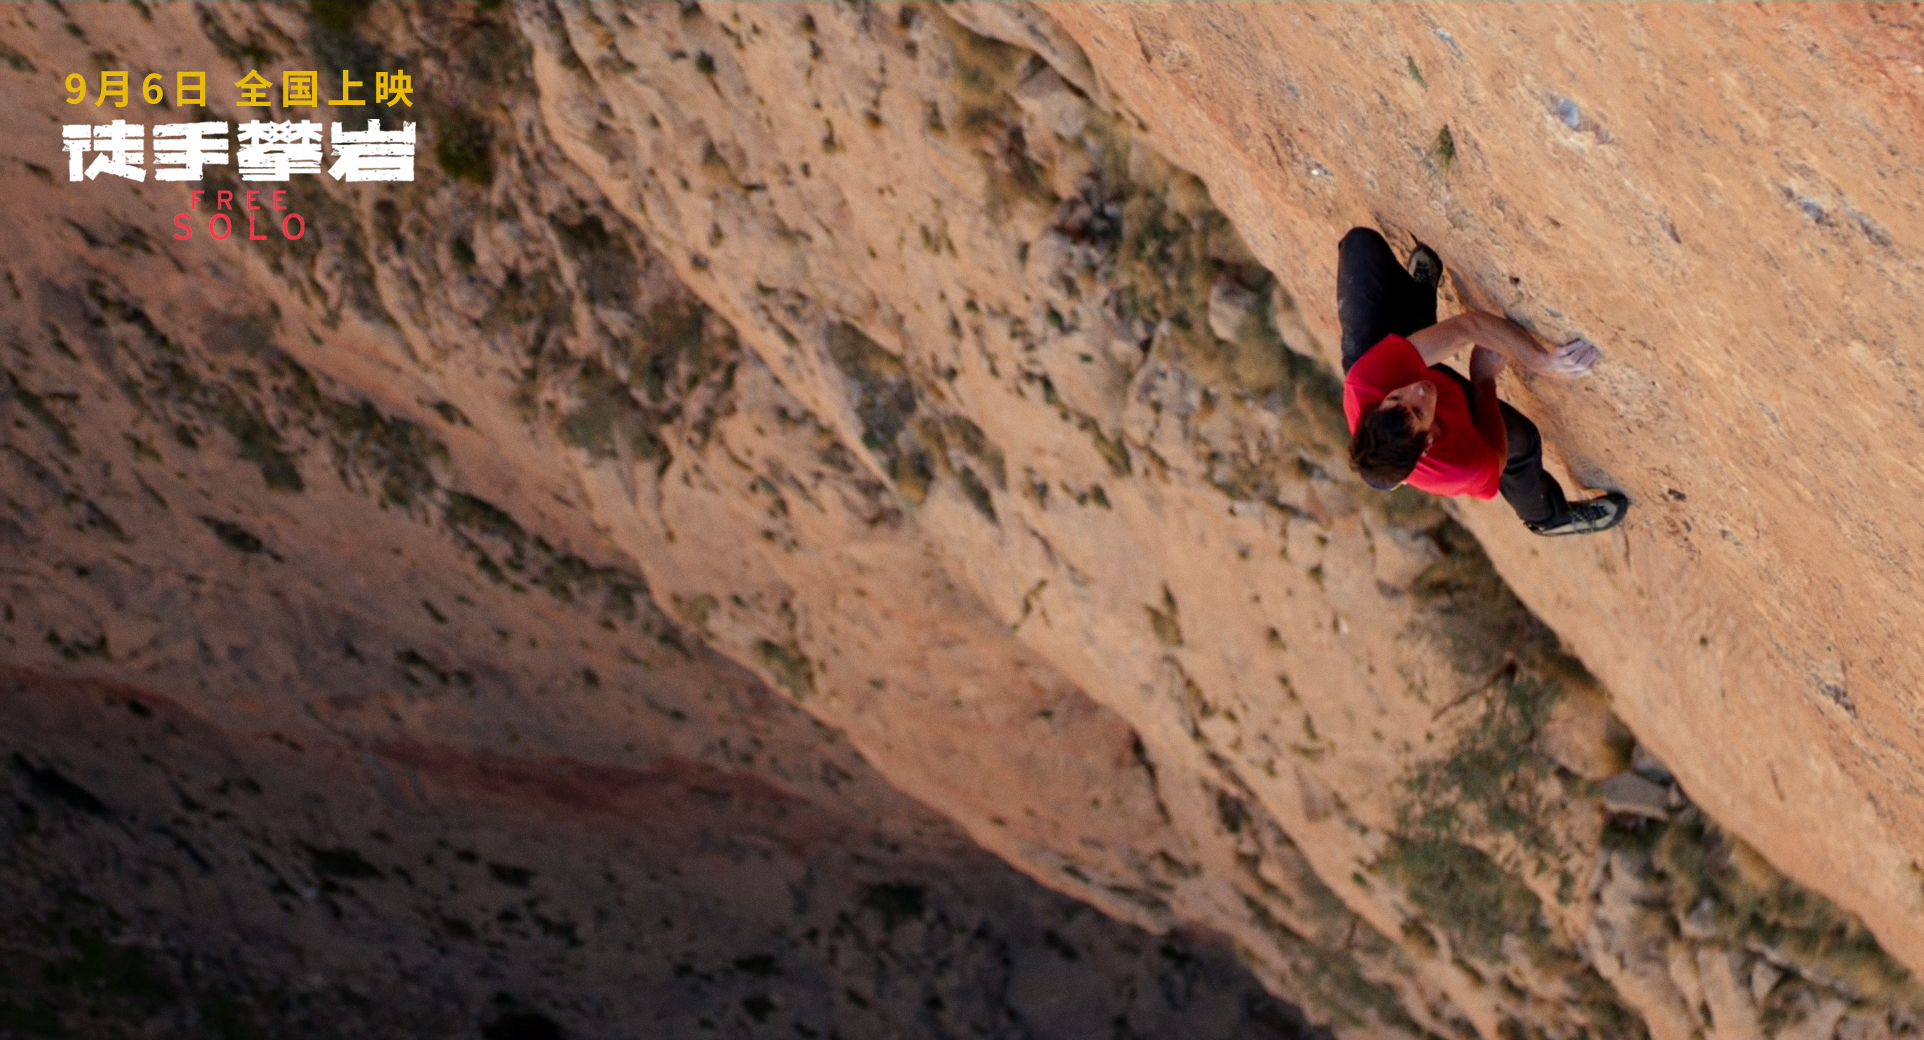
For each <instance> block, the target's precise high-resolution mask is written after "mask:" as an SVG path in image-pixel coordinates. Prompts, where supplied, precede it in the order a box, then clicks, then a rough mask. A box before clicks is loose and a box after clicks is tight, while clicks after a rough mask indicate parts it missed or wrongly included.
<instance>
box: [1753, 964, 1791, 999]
mask: <svg viewBox="0 0 1924 1040" xmlns="http://www.w3.org/2000/svg"><path fill="white" fill-rule="evenodd" d="M1783 977H1784V970H1783V969H1782V968H1779V967H1777V966H1776V965H1774V964H1772V963H1770V962H1769V961H1767V960H1762V959H1759V960H1757V961H1756V962H1755V963H1753V964H1751V966H1750V996H1751V999H1753V1000H1755V1001H1756V1002H1757V1003H1759V1004H1762V1003H1763V1002H1764V998H1765V997H1768V996H1770V991H1771V990H1773V989H1776V988H1777V983H1778V980H1780V979H1782V978H1783Z"/></svg>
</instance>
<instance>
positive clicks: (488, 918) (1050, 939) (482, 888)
mask: <svg viewBox="0 0 1924 1040" xmlns="http://www.w3.org/2000/svg"><path fill="white" fill-rule="evenodd" d="M708 667H709V669H710V670H711V672H712V674H711V676H710V679H711V681H712V685H710V686H708V688H707V689H706V690H705V691H703V693H704V696H690V695H688V693H689V691H676V690H673V689H663V688H661V687H660V686H655V687H652V688H651V689H650V690H649V693H650V694H651V695H652V696H654V697H656V698H658V703H660V704H661V705H662V707H663V709H664V710H666V711H669V712H677V711H681V710H683V709H684V708H685V709H686V710H687V711H689V712H691V713H696V714H697V715H699V713H702V712H704V711H706V712H708V713H709V714H708V715H707V717H705V718H701V720H700V722H699V723H690V724H691V725H699V726H701V728H702V730H703V736H704V738H705V739H706V740H707V741H709V742H711V743H712V744H714V745H722V746H727V745H731V744H733V745H737V746H746V747H753V748H755V749H757V750H756V752H746V753H738V754H737V756H736V757H735V758H734V759H733V760H732V761H731V760H730V758H729V756H728V755H727V753H725V752H723V753H720V754H716V753H713V752H711V753H710V754H709V755H707V756H704V758H705V759H706V760H705V761H704V760H695V759H683V758H677V757H674V756H673V755H672V754H661V755H647V754H642V755H638V756H636V757H634V758H632V759H630V760H629V761H628V762H627V763H625V764H623V765H621V766H614V765H607V764H594V763H585V762H578V761H566V760H553V759H545V760H529V759H521V758H514V757H509V756H505V755H487V754H474V753H471V752H464V751H461V750H457V749H451V748H446V747H430V746H424V745H420V744H411V743H384V744H381V745H378V746H374V747H371V748H356V747H352V746H348V745H344V744H339V743H322V742H305V743H303V742H300V741H295V740H292V739H289V738H287V737H285V736H283V735H281V734H278V733H275V734H268V735H265V736H260V735H236V734H233V733H228V732H223V731H221V730H219V729H217V728H215V727H212V726H209V725H207V724H206V723H205V722H203V721H200V720H198V719H196V718H194V717H193V716H191V715H189V714H187V713H186V712H184V711H182V710H181V708H180V707H179V706H178V705H176V704H173V703H171V702H169V701H166V700H163V699H160V698H156V697H154V696H153V695H152V694H149V693H146V692H144V691H138V690H133V689H129V688H126V687H121V686H114V685H108V684H101V683H92V682H85V681H68V680H58V679H50V678H47V677H45V676H33V675H25V674H21V673H9V674H7V675H6V676H5V677H4V679H3V680H0V682H3V683H4V687H0V703H3V704H4V710H5V712H6V717H7V720H8V726H7V731H6V736H5V738H4V744H5V746H4V748H0V754H4V755H5V756H6V760H7V762H8V764H9V770H8V773H7V776H6V786H7V788H8V794H9V797H8V799H7V802H6V808H5V817H6V827H7V830H8V835H9V840H8V844H7V850H6V853H5V857H4V860H3V861H0V862H3V863H4V871H3V872H0V878H4V888H0V891H3V892H4V893H5V895H4V900H0V902H3V903H4V907H5V920H4V923H3V924H0V927H3V928H4V930H5V935H6V936H7V937H8V939H7V942H8V945H7V950H6V956H5V957H4V959H0V963H4V965H5V975H4V982H3V983H0V986H4V990H3V991H0V992H3V993H4V996H3V997H0V1032H4V1033H5V1035H8V1036H87V1037H136V1036H140V1037H152V1036H165V1037H176V1036H178V1037H188V1036H195V1037H255V1036H289V1037H325V1036H344V1035H356V1036H394V1037H404V1036H405V1037H418V1036H465V1037H473V1036H481V1037H484V1038H486V1040H503V1038H506V1040H544V1038H554V1037H599V1036H662V1037H668V1036H765V1035H770V1033H771V1031H773V1032H775V1033H778V1034H780V1035H794V1036H802V1037H808V1036H820V1037H830V1036H841V1037H850V1038H853V1037H890V1036H905V1035H921V1036H984V1037H1043V1036H1046V1037H1111V1036H1117V1035H1122V1036H1142V1037H1151V1036H1209V1037H1223V1038H1227V1037H1265V1038H1276V1040H1284V1038H1296V1037H1307V1036H1311V1035H1312V1033H1311V1032H1310V1031H1309V1030H1307V1028H1306V1027H1305V1025H1304V1024H1303V1022H1302V1020H1301V1018H1300V1017H1299V1016H1297V1015H1296V1014H1295V1012H1294V1011H1293V1009H1291V1008H1289V1007H1288V1006H1287V1005H1285V1004H1283V1003H1281V1002H1280V1001H1277V1000H1275V999H1274V998H1271V997H1269V996H1268V995H1267V994H1265V993H1263V992H1262V991H1261V989H1260V988H1259V987H1256V986H1254V985H1253V984H1252V981H1251V980H1250V978H1249V976H1248V975H1247V973H1246V972H1244V971H1243V970H1242V969H1241V967H1240V966H1239V965H1237V963H1236V961H1235V959H1234V957H1233V956H1232V955H1231V954H1230V952H1229V951H1228V950H1227V949H1225V948H1223V947H1222V946H1221V945H1220V944H1219V943H1216V942H1212V941H1210V940H1208V939H1206V938H1199V937H1191V936H1187V935H1181V934H1171V935H1166V936H1162V937H1156V936H1151V935H1147V934H1144V933H1142V932H1139V931H1136V930H1134V929H1131V928H1128V927H1127V926H1123V925H1119V924H1117V923H1115V922H1113V921H1110V920H1108V919H1106V918H1104V917H1103V916H1102V915H1100V914H1097V913H1095V912H1094V911H1092V910H1090V909H1088V908H1087V907H1085V906H1083V905H1081V904H1079V903H1077V902H1075V901H1074V900H1071V899H1068V898H1066V897H1063V896H1059V895H1055V894H1053V893H1049V892H1046V891H1043V890H1041V889H1039V888H1038V887H1037V886H1036V885H1035V884H1034V883H1033V882H1030V881H1028V880H1027V879H1025V878H1022V877H1021V876H1019V875H1017V874H1015V873H1014V872H1013V871H1011V870H1010V869H1009V868H1008V867H1007V866H1005V865H1004V864H1002V863H999V862H997V861H996V860H994V859H993V858H992V857H990V856H988V855H987V854H986V853H983V852H981V851H980V850H978V849H976V848H974V847H973V846H972V845H971V844H970V843H968V842H967V841H966V840H964V839H963V838H962V837H961V836H960V835H958V834H956V833H955V832H954V830H953V828H950V827H948V826H947V825H945V824H944V823H943V822H942V821H940V820H938V819H936V818H934V817H933V816H931V815H930V814H929V813H927V812H926V811H925V810H923V809H921V808H920V807H919V806H915V805H913V804H910V803H908V802H907V801H906V800H904V799H902V798H901V797H900V796H899V795H895V794H894V793H893V792H891V791H889V790H888V789H887V787H886V786H885V785H884V784H883V783H882V782H881V781H880V779H879V778H877V777H876V776H875V775H874V773H873V771H872V770H870V769H869V768H867V767H866V766H865V765H863V764H862V763H861V762H860V760H859V759H857V758H855V757H854V756H852V755H850V754H848V753H846V752H845V751H842V752H837V751H834V750H830V751H829V752H828V754H827V756H826V757H825V758H823V759H822V760H821V761H820V762H819V766H820V770H821V772H820V774H819V775H820V779H819V780H816V781H811V779H810V778H801V779H795V778H789V779H787V781H786V782H782V781H778V780H775V779H771V777H770V775H769V774H770V773H771V772H773V773H774V774H775V775H777V776H779V775H780V773H781V771H782V765H781V764H777V763H779V762H780V760H781V759H783V758H784V757H785V756H787V755H789V754H795V753H796V752H797V751H798V750H799V749H801V748H804V747H808V746H810V745H816V744H819V742H821V740H822V738H823V734H822V733H820V732H819V731H818V730H816V729H815V728H814V727H813V726H812V725H811V724H810V723H809V722H808V720H807V719H806V718H805V717H803V716H802V715H801V714H800V713H799V712H797V711H795V710H794V709H793V708H790V707H787V706H785V705H783V704H781V703H780V702H779V701H778V700H776V699H775V698H773V697H772V696H770V695H769V694H767V693H766V692H764V691H762V690H761V689H760V687H759V684H757V683H756V682H754V681H753V680H752V679H750V678H748V677H746V676H743V675H741V674H739V673H736V672H734V671H733V670H732V669H730V668H728V667H727V666H726V665H725V664H722V663H720V662H715V661H710V662H708ZM678 694H680V696H678ZM717 695H719V697H718V696H717ZM718 700H720V701H721V702H722V703H721V704H720V705H719V706H717V701H718ZM670 705H673V707H671V706H670ZM770 759H774V760H776V761H774V762H771V761H769V760H770ZM758 762H759V763H760V764H761V765H763V768H760V769H758V768H757V764H758Z"/></svg>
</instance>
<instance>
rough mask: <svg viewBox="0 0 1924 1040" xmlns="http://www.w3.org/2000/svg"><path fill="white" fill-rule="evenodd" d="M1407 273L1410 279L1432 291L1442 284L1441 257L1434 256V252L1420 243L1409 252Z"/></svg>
mask: <svg viewBox="0 0 1924 1040" xmlns="http://www.w3.org/2000/svg"><path fill="white" fill-rule="evenodd" d="M1409 271H1410V277H1411V278H1414V279H1416V280H1417V282H1418V283H1419V284H1421V285H1427V286H1429V287H1430V288H1432V289H1434V288H1436V287H1437V286H1439V285H1441V284H1443V259H1442V257H1439V256H1437V255H1436V250H1434V249H1431V248H1430V247H1429V246H1426V245H1424V244H1423V243H1421V242H1418V243H1417V244H1416V248H1415V249H1412V250H1410V264H1409Z"/></svg>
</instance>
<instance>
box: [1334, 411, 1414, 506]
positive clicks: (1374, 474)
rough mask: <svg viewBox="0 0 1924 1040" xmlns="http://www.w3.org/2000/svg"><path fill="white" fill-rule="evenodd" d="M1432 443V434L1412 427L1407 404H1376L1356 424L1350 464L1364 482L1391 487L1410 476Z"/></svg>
mask: <svg viewBox="0 0 1924 1040" xmlns="http://www.w3.org/2000/svg"><path fill="white" fill-rule="evenodd" d="M1428 447H1429V437H1428V436H1427V435H1426V434H1422V433H1417V432H1416V431H1414V430H1412V429H1410V411H1409V409H1407V408H1398V407H1394V406H1392V407H1389V408H1381V407H1379V408H1377V409H1375V410H1374V411H1372V412H1370V413H1369V414H1368V415H1365V416H1363V419H1362V421H1361V422H1359V423H1357V424H1356V432H1355V433H1354V434H1352V435H1351V436H1350V439H1349V465H1350V468H1351V469H1353V470H1355V471H1356V475H1357V476H1359V477H1362V478H1363V483H1365V484H1368V485H1369V486H1370V487H1373V488H1375V489H1376V490H1378V491H1388V490H1390V489H1391V488H1393V487H1395V486H1396V485H1398V484H1401V483H1402V482H1403V481H1405V480H1408V479H1409V476H1410V474H1411V473H1412V472H1414V471H1415V470H1416V464H1417V462H1418V461H1419V460H1421V459H1422V458H1423V451H1424V449H1426V448H1428Z"/></svg>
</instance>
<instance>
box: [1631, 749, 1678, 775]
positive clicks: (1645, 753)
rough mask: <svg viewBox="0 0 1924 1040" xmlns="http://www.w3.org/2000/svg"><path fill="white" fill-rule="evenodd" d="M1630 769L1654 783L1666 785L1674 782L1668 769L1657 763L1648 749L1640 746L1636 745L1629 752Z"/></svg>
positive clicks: (1655, 757)
mask: <svg viewBox="0 0 1924 1040" xmlns="http://www.w3.org/2000/svg"><path fill="white" fill-rule="evenodd" d="M1630 768H1631V769H1632V770H1633V771H1635V772H1637V773H1639V774H1641V775H1642V776H1643V777H1644V778H1645V779H1647V780H1650V781H1653V782H1655V783H1659V784H1668V783H1672V782H1674V781H1675V780H1676V777H1675V776H1674V775H1672V774H1671V772H1670V767H1669V766H1666V765H1664V764H1663V763H1662V762H1659V761H1658V760H1657V756H1655V755H1653V754H1651V753H1650V749H1649V748H1646V747H1644V746H1643V745H1642V744H1638V745H1637V746H1636V748H1635V749H1633V750H1632V751H1631V752H1630Z"/></svg>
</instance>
